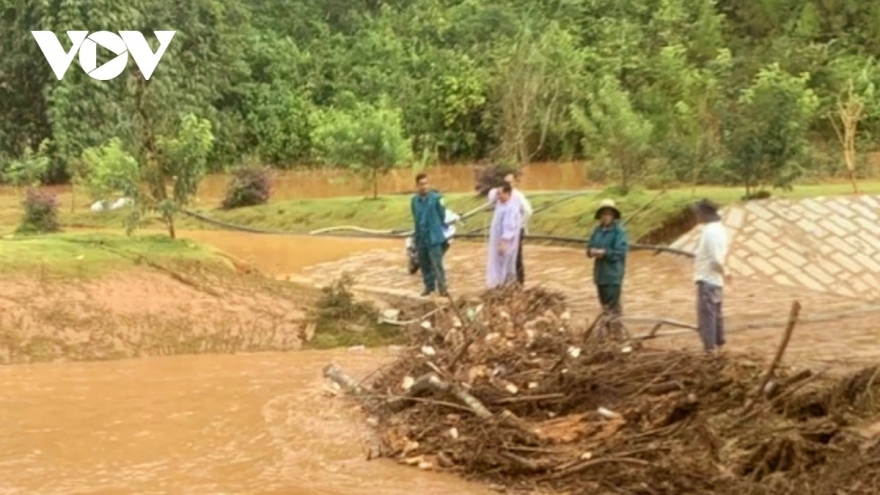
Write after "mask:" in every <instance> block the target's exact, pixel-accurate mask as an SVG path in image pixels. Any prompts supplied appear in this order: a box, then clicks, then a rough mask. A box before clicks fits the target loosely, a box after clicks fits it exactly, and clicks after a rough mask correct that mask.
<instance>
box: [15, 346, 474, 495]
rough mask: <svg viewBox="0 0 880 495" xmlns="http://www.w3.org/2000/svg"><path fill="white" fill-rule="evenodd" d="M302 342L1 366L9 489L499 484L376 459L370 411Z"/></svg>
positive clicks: (362, 369)
mask: <svg viewBox="0 0 880 495" xmlns="http://www.w3.org/2000/svg"><path fill="white" fill-rule="evenodd" d="M389 357H390V356H389V355H388V354H387V353H385V352H378V351H373V352H370V351H366V352H360V353H355V352H351V351H347V350H341V351H332V352H327V351H321V352H318V351H303V352H292V353H286V354H262V355H239V356H195V357H194V356H184V357H171V358H151V359H137V360H127V361H113V362H99V363H67V364H49V365H30V366H6V367H0V424H2V425H3V428H2V434H0V494H2V495H12V494H27V495H62V494H63V495H73V494H78V495H79V494H94V495H98V494H101V495H116V494H119V495H123V494H125V495H128V494H132V495H134V494H138V495H149V494H157V495H158V494H174V495H197V494H198V495H224V494H230V495H231V494H236V495H238V494H241V495H270V494H272V495H275V494H278V495H281V494H291V495H359V494H370V495H374V494H382V495H398V494H399V495H405V494H406V495H409V494H412V493H421V494H426V495H427V494H438V495H440V494H449V495H453V494H462V495H467V494H474V495H478V494H479V495H482V494H487V493H490V492H489V491H488V488H485V487H482V486H477V485H473V484H470V483H467V482H464V481H462V480H459V479H457V478H455V477H454V476H452V475H441V474H437V473H427V472H423V471H418V470H416V469H413V468H407V467H402V466H399V465H397V464H395V463H393V462H391V461H384V460H379V461H375V460H374V461H366V460H365V452H366V450H365V447H364V445H365V444H364V443H363V442H362V438H364V436H365V434H366V432H365V430H364V428H363V427H362V426H361V425H362V424H363V423H362V418H359V416H358V414H357V412H356V411H355V410H354V409H353V408H352V407H351V406H350V405H349V404H346V403H345V402H344V401H342V400H340V399H334V398H331V397H328V396H327V393H326V392H324V391H323V389H322V386H323V382H322V380H321V376H320V370H321V368H322V367H323V366H324V365H325V364H327V363H328V362H331V361H334V360H335V361H337V362H344V363H345V366H346V368H347V369H351V370H352V372H356V373H359V374H363V373H367V372H368V371H369V370H371V369H372V368H374V367H375V366H376V365H377V364H378V363H381V362H382V361H383V360H385V359H388V358H389Z"/></svg>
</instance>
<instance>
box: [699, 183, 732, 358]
mask: <svg viewBox="0 0 880 495" xmlns="http://www.w3.org/2000/svg"><path fill="white" fill-rule="evenodd" d="M693 210H694V214H695V215H696V217H697V221H699V222H700V224H702V225H703V232H702V235H701V236H700V243H699V246H698V247H697V253H696V257H695V259H694V282H696V284H697V327H698V331H699V333H700V338H701V339H702V340H703V347H704V348H705V349H706V351H707V352H710V353H717V352H720V351H721V348H722V347H723V346H724V344H725V340H724V315H723V308H722V299H723V291H724V282H725V280H727V278H728V272H727V267H726V266H725V264H724V262H725V259H726V258H727V250H728V239H727V230H725V228H724V225H723V224H722V223H721V217H720V216H719V215H718V207H717V206H716V205H715V204H714V203H712V202H711V201H709V200H708V199H704V200H702V201H700V202H698V203H696V204H695V205H694V206H693Z"/></svg>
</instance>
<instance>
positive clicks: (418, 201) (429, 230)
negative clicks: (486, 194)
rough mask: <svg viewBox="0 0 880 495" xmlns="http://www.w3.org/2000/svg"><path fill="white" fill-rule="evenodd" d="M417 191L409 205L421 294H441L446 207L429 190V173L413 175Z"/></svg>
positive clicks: (444, 292) (438, 196)
mask: <svg viewBox="0 0 880 495" xmlns="http://www.w3.org/2000/svg"><path fill="white" fill-rule="evenodd" d="M416 186H417V187H418V192H417V193H416V194H415V195H414V196H413V198H412V202H411V204H410V206H411V208H412V216H413V223H414V227H415V228H414V229H413V243H414V244H415V246H416V252H417V253H418V258H419V265H420V266H421V269H422V280H423V281H424V283H425V290H424V292H422V297H426V296H430V295H431V293H433V292H434V291H435V290H436V291H438V292H439V293H440V295H441V296H445V295H447V293H446V272H445V270H444V269H443V244H444V243H445V242H446V235H445V233H444V231H443V228H444V226H445V223H444V222H445V220H446V208H445V207H444V206H443V197H442V196H440V193H438V192H437V191H433V190H431V189H430V187H429V184H428V175H427V174H424V173H421V174H419V175H417V176H416Z"/></svg>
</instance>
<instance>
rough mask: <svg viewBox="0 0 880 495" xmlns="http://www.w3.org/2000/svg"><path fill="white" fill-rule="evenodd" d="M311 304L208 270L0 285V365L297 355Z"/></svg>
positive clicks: (299, 295) (262, 283) (264, 282)
mask: <svg viewBox="0 0 880 495" xmlns="http://www.w3.org/2000/svg"><path fill="white" fill-rule="evenodd" d="M312 296H313V294H312V293H311V292H310V291H308V290H305V289H302V288H299V287H297V286H295V285H292V284H288V283H281V282H276V281H274V280H271V279H268V278H266V277H263V276H260V275H258V274H254V273H251V274H247V273H241V272H240V271H239V270H237V269H235V268H234V267H231V266H222V265H219V264H217V263H199V262H187V263H185V264H184V263H177V264H174V265H169V264H167V263H166V264H158V263H151V264H150V265H146V264H141V265H132V266H131V267H130V268H129V269H126V270H122V271H116V272H111V273H108V274H103V275H100V276H95V277H88V278H84V279H77V278H71V277H61V276H53V275H52V274H51V273H44V274H35V275H32V276H24V275H11V276H7V277H4V278H3V279H2V280H0V363H4V364H9V363H28V362H41V361H54V360H74V361H91V360H104V359H117V358H126V357H142V356H154V355H170V354H202V353H235V352H248V351H267V350H289V349H297V348H299V346H300V343H299V332H300V330H301V328H302V321H303V318H304V310H305V307H306V305H307V304H308V302H309V298H310V297H312Z"/></svg>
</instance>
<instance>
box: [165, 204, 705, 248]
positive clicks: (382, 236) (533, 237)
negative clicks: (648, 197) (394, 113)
mask: <svg viewBox="0 0 880 495" xmlns="http://www.w3.org/2000/svg"><path fill="white" fill-rule="evenodd" d="M181 212H183V213H184V214H186V215H189V216H191V217H193V218H195V219H197V220H201V221H203V222H205V223H209V224H212V225H216V226H218V227H223V228H224V229H228V230H237V231H240V232H249V233H251V234H268V235H287V236H298V237H348V238H354V239H363V238H367V239H404V238H406V237H407V236H408V234H407V233H406V232H400V233H390V234H378V233H377V234H369V233H357V234H330V233H323V234H297V233H294V232H285V231H281V230H268V229H257V228H253V227H246V226H243V225H236V224H233V223H228V222H224V221H222V220H217V219H214V218H211V217H208V216H205V215H202V214H201V213H196V212H194V211H190V210H181ZM453 237H455V238H458V239H482V238H484V237H485V235H484V234H468V233H464V234H455V235H453ZM525 239H529V240H534V241H553V242H564V243H570V244H582V245H583V244H586V242H587V240H588V239H585V238H580V237H566V236H557V235H544V234H537V235H533V234H528V235H526V236H525ZM629 248H630V250H631V251H654V252H656V253H669V254H675V255H678V256H684V257H687V258H693V257H694V254H693V253H691V252H688V251H683V250H681V249H676V248H671V247H667V246H654V245H650V244H630V246H629Z"/></svg>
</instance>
